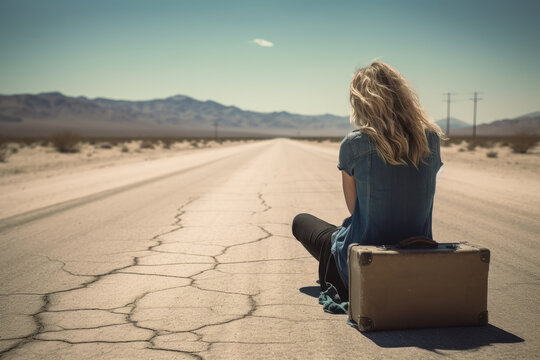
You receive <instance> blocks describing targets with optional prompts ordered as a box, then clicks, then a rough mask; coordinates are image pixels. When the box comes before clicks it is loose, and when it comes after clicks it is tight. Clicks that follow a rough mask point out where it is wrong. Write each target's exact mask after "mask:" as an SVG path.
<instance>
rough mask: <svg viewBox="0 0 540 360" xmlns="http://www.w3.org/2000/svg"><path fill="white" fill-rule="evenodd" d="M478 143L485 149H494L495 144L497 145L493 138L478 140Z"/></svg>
mask: <svg viewBox="0 0 540 360" xmlns="http://www.w3.org/2000/svg"><path fill="white" fill-rule="evenodd" d="M477 144H478V146H480V147H481V148H484V149H492V148H493V146H495V143H494V142H493V141H491V140H482V141H477Z"/></svg>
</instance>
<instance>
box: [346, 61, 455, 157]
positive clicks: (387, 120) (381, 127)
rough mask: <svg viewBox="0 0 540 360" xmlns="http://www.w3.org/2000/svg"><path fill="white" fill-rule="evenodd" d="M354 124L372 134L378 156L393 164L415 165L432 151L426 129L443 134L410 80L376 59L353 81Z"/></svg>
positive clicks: (351, 119) (441, 135) (351, 92)
mask: <svg viewBox="0 0 540 360" xmlns="http://www.w3.org/2000/svg"><path fill="white" fill-rule="evenodd" d="M350 90H351V91H350V102H351V118H350V121H351V124H352V125H353V126H354V127H356V128H357V129H358V130H359V131H361V132H362V133H365V134H367V135H369V137H370V139H371V140H372V142H373V143H374V145H375V148H376V149H377V153H378V154H379V156H380V157H381V158H382V159H384V161H386V162H387V163H389V164H392V165H408V163H407V160H409V161H410V162H411V163H412V164H413V165H414V166H415V167H416V168H418V164H419V163H420V161H422V160H423V158H424V156H426V155H428V154H429V153H430V149H429V145H428V140H427V136H426V132H427V131H433V132H435V133H437V135H438V136H439V137H440V138H442V139H446V138H445V137H444V133H443V132H442V130H441V128H440V127H439V126H438V125H437V124H435V123H434V122H433V121H431V119H430V118H429V116H428V115H427V113H426V112H425V110H424V109H423V108H422V106H421V105H420V102H419V100H418V96H417V95H416V93H415V92H414V90H413V89H412V87H411V86H410V85H409V84H408V82H407V80H406V79H405V78H404V77H403V76H402V75H401V74H400V73H399V72H398V71H397V70H396V69H394V68H393V67H391V66H390V65H388V64H385V63H383V62H378V61H376V62H373V63H372V64H371V65H369V66H366V67H364V68H362V69H360V70H358V71H357V72H356V73H355V74H354V76H353V79H352V81H351V89H350Z"/></svg>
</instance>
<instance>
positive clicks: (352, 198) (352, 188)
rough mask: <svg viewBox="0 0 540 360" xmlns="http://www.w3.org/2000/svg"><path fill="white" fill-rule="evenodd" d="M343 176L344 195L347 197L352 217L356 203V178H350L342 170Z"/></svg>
mask: <svg viewBox="0 0 540 360" xmlns="http://www.w3.org/2000/svg"><path fill="white" fill-rule="evenodd" d="M341 176H342V178H343V195H345V202H346V203H347V208H348V209H349V212H350V213H351V215H352V214H353V212H354V205H355V203H356V182H355V181H354V176H350V175H349V174H347V173H346V172H345V171H343V170H341Z"/></svg>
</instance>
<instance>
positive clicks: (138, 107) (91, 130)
mask: <svg viewBox="0 0 540 360" xmlns="http://www.w3.org/2000/svg"><path fill="white" fill-rule="evenodd" d="M437 123H438V124H439V126H441V128H442V129H443V130H446V119H441V120H438V121H437ZM216 124H217V126H216ZM450 129H451V131H450V135H469V134H472V128H471V127H470V125H469V124H467V123H465V122H463V121H461V120H459V119H455V118H451V119H450ZM59 130H71V131H74V132H77V133H79V134H81V135H86V136H214V134H215V131H216V130H217V132H218V134H219V136H343V135H344V134H346V133H347V132H349V131H350V130H352V127H351V125H350V124H349V118H348V117H347V116H336V115H331V114H323V115H300V114H293V113H289V112H286V111H281V112H269V113H262V112H255V111H247V110H242V109H240V108H238V107H236V106H226V105H222V104H220V103H217V102H215V101H210V100H208V101H200V100H196V99H193V98H191V97H189V96H184V95H175V96H170V97H167V98H164V99H154V100H144V101H128V100H113V99H106V98H94V99H89V98H86V97H84V96H79V97H70V96H65V95H63V94H61V93H59V92H48V93H40V94H35V95H34V94H19V95H0V135H3V136H28V137H31V136H47V135H50V134H52V133H54V132H57V131H59ZM522 131H529V132H536V133H539V134H540V112H535V113H530V114H526V115H523V116H520V117H517V118H514V119H503V120H497V121H494V122H492V123H490V124H482V125H479V126H477V135H480V136H481V135H512V134H514V133H516V132H522Z"/></svg>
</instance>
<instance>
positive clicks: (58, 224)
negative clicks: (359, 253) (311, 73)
mask: <svg viewBox="0 0 540 360" xmlns="http://www.w3.org/2000/svg"><path fill="white" fill-rule="evenodd" d="M336 158H337V148H330V147H324V146H320V145H316V144H308V143H300V142H294V141H291V140H285V139H277V140H271V141H263V142H257V143H252V144H245V145H239V146H235V147H231V148H227V149H208V150H199V151H197V152H194V153H191V154H187V155H183V156H179V157H175V158H170V159H167V160H163V161H160V160H155V161H154V162H152V163H151V164H149V163H148V162H144V163H140V164H130V165H129V167H123V168H120V167H119V168H112V169H97V170H93V171H91V172H86V173H84V174H73V175H70V176H69V177H65V178H63V179H62V181H60V180H55V179H48V180H47V181H48V182H49V183H47V184H48V185H46V186H45V185H43V183H42V184H36V185H35V187H36V189H38V190H39V189H42V190H39V191H38V190H35V191H34V192H32V189H28V191H27V192H26V193H21V194H2V195H0V196H1V197H0V199H1V200H2V202H5V204H7V203H8V202H9V204H12V205H10V208H11V209H15V210H11V211H10V212H6V213H4V214H2V216H1V217H2V219H0V270H1V277H0V339H1V340H0V358H2V359H124V358H125V359H184V358H186V359H192V358H196V359H260V358H268V359H270V358H271V359H275V358H287V359H357V358H362V359H380V358H388V359H392V358H395V359H419V358H422V359H425V358H428V359H429V358H440V357H448V358H458V359H462V358H475V359H478V358H489V359H494V358H496V359H500V358H535V357H538V354H540V341H539V339H538V330H539V325H540V316H539V310H540V307H539V305H538V299H539V298H540V296H539V295H540V294H539V293H540V291H539V274H540V271H539V270H540V269H539V265H540V261H539V254H540V251H539V245H538V234H539V233H540V223H539V214H540V211H539V210H540V205H539V204H540V198H539V197H540V195H539V193H538V187H536V188H533V189H531V186H534V185H535V184H536V185H538V179H523V181H521V180H520V179H513V178H511V177H510V178H501V177H494V176H492V175H491V174H489V173H485V172H481V171H476V170H475V169H467V168H464V167H460V164H449V163H447V164H445V168H444V170H443V172H442V173H441V175H440V176H439V179H438V188H437V193H436V200H435V201H436V202H435V210H434V224H433V228H434V235H435V238H436V240H439V241H441V242H454V241H462V240H467V241H469V242H472V243H475V244H478V245H481V246H485V247H488V248H489V249H490V250H491V251H492V257H491V264H490V275H489V276H490V277H489V297H488V310H489V314H490V315H489V316H490V317H489V325H487V326H485V327H460V328H436V329H418V330H399V331H385V332H374V333H365V334H364V333H360V332H358V331H357V330H355V329H354V328H352V327H350V326H348V325H347V324H346V315H332V314H327V313H325V312H324V311H323V310H322V307H321V305H319V304H318V300H317V296H318V293H319V287H318V284H317V283H316V280H317V262H316V260H315V259H313V258H312V257H311V256H310V255H309V254H308V253H307V251H306V250H305V249H304V248H303V247H302V246H301V245H300V244H299V243H298V242H297V241H296V240H295V239H294V238H293V237H292V234H291V230H290V225H291V221H292V219H293V217H294V215H296V214H297V213H299V212H309V213H312V214H314V215H316V216H319V217H321V218H323V219H325V220H327V221H329V222H331V223H335V224H339V223H341V221H342V219H343V218H344V217H345V216H346V215H347V210H346V206H345V202H344V200H343V195H342V192H341V182H340V181H341V179H340V174H339V171H338V170H337V168H336ZM443 160H444V159H443ZM126 174H130V175H129V176H126ZM55 181H57V183H55ZM70 184H71V185H70ZM38 185H39V186H41V188H40V187H39V186H38ZM43 186H45V188H43ZM47 189H51V190H50V192H48V191H47ZM63 190H65V191H63ZM25 199H26V200H25ZM30 200H32V201H30ZM30 203H31V204H34V205H32V206H30V205H28V204H30ZM535 334H537V335H535Z"/></svg>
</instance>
